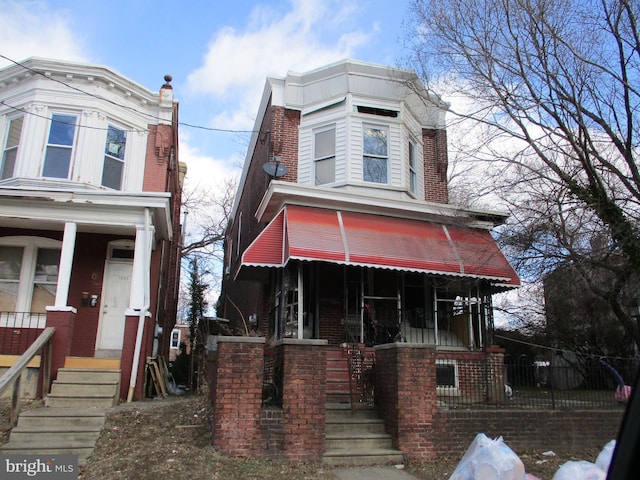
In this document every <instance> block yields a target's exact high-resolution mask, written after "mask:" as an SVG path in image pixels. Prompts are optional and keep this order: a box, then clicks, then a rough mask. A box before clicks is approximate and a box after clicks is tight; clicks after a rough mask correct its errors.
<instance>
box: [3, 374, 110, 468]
mask: <svg viewBox="0 0 640 480" xmlns="http://www.w3.org/2000/svg"><path fill="white" fill-rule="evenodd" d="M119 392H120V370H93V369H82V368H62V369H60V370H58V376H57V378H56V380H55V381H54V382H53V385H52V387H51V393H50V394H49V395H48V396H47V397H46V399H45V407H43V408H36V409H33V410H28V411H25V412H22V413H21V414H20V417H19V418H18V424H17V425H16V427H15V428H14V429H13V430H12V431H11V435H10V437H9V442H7V443H6V444H4V445H3V446H2V452H4V453H21V454H47V455H60V454H72V455H78V463H79V464H80V465H84V464H85V463H86V460H87V458H88V457H89V455H91V453H92V452H93V449H94V447H95V444H96V441H97V440H98V437H99V436H100V430H101V429H102V427H103V425H104V422H105V416H106V412H107V411H108V409H110V408H111V407H113V406H114V405H116V404H117V402H118V396H119Z"/></svg>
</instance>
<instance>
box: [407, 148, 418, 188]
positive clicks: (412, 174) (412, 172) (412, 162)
mask: <svg viewBox="0 0 640 480" xmlns="http://www.w3.org/2000/svg"><path fill="white" fill-rule="evenodd" d="M417 185H418V175H417V173H416V146H415V144H414V143H413V141H411V140H410V141H409V191H410V192H411V193H412V194H414V195H415V194H416V190H417V188H418V186H417Z"/></svg>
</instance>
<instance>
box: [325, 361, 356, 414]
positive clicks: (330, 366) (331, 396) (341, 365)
mask: <svg viewBox="0 0 640 480" xmlns="http://www.w3.org/2000/svg"><path fill="white" fill-rule="evenodd" d="M327 402H328V403H351V394H350V387H349V360H348V358H347V354H346V352H345V349H343V348H328V349H327Z"/></svg>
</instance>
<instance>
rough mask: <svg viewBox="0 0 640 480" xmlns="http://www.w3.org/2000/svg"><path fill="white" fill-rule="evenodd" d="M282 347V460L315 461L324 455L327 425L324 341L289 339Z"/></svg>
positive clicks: (283, 341) (325, 346) (325, 353)
mask: <svg viewBox="0 0 640 480" xmlns="http://www.w3.org/2000/svg"><path fill="white" fill-rule="evenodd" d="M279 343H280V344H276V348H282V349H283V352H282V358H283V363H284V365H283V386H282V411H283V417H284V442H283V447H284V459H286V460H290V461H298V462H317V461H320V460H321V458H322V454H323V453H324V437H325V424H326V403H327V390H326V373H327V341H326V340H292V339H291V340H290V339H285V340H281V341H280V342H279Z"/></svg>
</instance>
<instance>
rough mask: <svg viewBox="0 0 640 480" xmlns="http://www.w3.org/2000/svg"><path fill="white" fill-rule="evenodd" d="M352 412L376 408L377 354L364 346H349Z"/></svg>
mask: <svg viewBox="0 0 640 480" xmlns="http://www.w3.org/2000/svg"><path fill="white" fill-rule="evenodd" d="M347 357H348V360H349V390H350V395H351V410H353V411H355V410H362V409H367V408H372V407H374V406H375V393H376V392H375V390H376V386H375V378H376V376H375V359H376V356H375V352H374V350H373V349H372V348H367V347H365V346H364V345H362V344H357V343H349V344H347Z"/></svg>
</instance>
